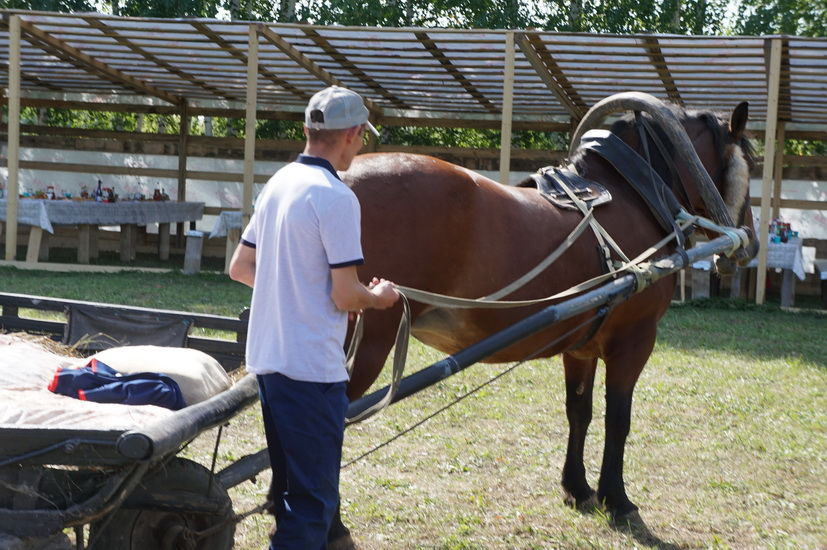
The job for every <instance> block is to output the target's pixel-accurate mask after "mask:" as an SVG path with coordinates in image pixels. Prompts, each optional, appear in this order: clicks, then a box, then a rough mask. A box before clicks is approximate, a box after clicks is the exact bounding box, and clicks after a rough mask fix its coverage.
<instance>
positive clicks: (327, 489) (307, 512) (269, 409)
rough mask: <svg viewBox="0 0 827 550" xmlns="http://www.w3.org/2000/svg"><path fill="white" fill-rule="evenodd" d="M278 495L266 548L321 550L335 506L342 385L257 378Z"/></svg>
mask: <svg viewBox="0 0 827 550" xmlns="http://www.w3.org/2000/svg"><path fill="white" fill-rule="evenodd" d="M258 385H259V397H260V398H261V409H262V416H263V419H264V432H265V434H266V436H267V448H268V451H269V454H270V466H271V468H272V470H273V488H274V491H273V494H274V495H276V502H275V515H276V534H275V536H274V537H273V539H272V540H271V541H270V550H314V549H317V548H318V549H320V550H324V548H325V547H326V546H327V532H328V530H329V528H330V523H331V520H332V518H333V514H334V512H335V511H336V507H337V506H338V504H339V467H340V464H341V461H342V441H343V439H344V431H345V413H346V411H347V406H348V399H347V396H346V395H345V382H335V383H317V382H301V381H298V380H293V379H291V378H288V377H286V376H284V375H282V374H278V373H276V374H265V375H259V376H258Z"/></svg>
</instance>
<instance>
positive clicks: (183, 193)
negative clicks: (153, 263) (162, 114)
mask: <svg viewBox="0 0 827 550" xmlns="http://www.w3.org/2000/svg"><path fill="white" fill-rule="evenodd" d="M180 117H181V121H180V122H181V124H180V127H179V128H178V190H177V192H176V193H175V200H177V201H178V202H183V201H185V200H187V143H188V142H189V135H190V115H189V104H188V103H187V102H186V101H184V102H183V103H181V113H180ZM175 229H176V233H177V240H178V246H183V245H184V233H185V230H184V224H183V223H178V224H177V225H176V227H175ZM159 231H160V228H159ZM158 253H159V256H160V255H161V250H160V248H159V250H158ZM167 259H169V256H167Z"/></svg>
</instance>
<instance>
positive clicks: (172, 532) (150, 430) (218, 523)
mask: <svg viewBox="0 0 827 550" xmlns="http://www.w3.org/2000/svg"><path fill="white" fill-rule="evenodd" d="M736 240H741V241H744V242H745V241H746V237H745V236H742V237H738V236H732V235H730V236H724V237H719V238H717V239H714V240H712V241H709V242H707V243H705V244H702V245H699V246H696V247H695V248H693V249H690V250H687V251H685V253H681V254H674V255H672V256H670V257H667V258H663V259H661V260H658V261H657V262H653V263H652V264H651V266H650V267H649V270H648V272H647V274H646V275H645V276H643V278H645V279H646V280H647V281H648V282H649V283H651V282H653V281H655V280H657V279H659V278H661V277H664V276H666V275H670V274H672V273H675V272H676V271H678V270H680V269H682V268H683V267H685V266H687V265H690V264H691V263H692V262H694V261H697V260H700V259H703V258H708V257H710V256H711V255H712V254H715V253H720V252H722V251H725V250H729V249H731V248H732V247H733V246H737V242H736ZM641 277H642V275H641V273H637V274H635V275H632V274H628V275H624V276H621V277H619V278H617V279H615V280H613V281H611V282H610V283H607V284H605V285H603V286H600V287H597V288H596V289H594V290H591V291H588V292H585V293H583V294H580V295H578V296H576V297H574V298H569V299H567V300H566V301H564V302H561V303H557V304H554V305H550V306H548V307H546V308H544V309H543V310H541V311H539V312H537V313H535V314H533V315H530V316H528V317H526V318H525V319H523V320H522V321H520V322H518V323H516V324H515V325H512V326H511V327H508V328H506V329H504V330H502V331H500V332H498V333H496V334H493V335H491V336H489V337H487V338H485V339H484V340H482V341H480V342H478V343H477V344H474V345H473V346H470V347H469V348H466V349H464V350H461V351H459V352H457V353H455V354H453V355H450V356H447V357H445V358H444V359H442V360H440V361H438V362H436V363H434V364H432V365H430V366H428V367H425V368H423V369H421V370H419V371H417V372H415V373H413V374H411V375H409V376H407V377H405V378H402V379H401V381H400V382H399V383H398V384H393V385H392V386H393V388H392V390H391V391H393V396H392V399H389V401H390V402H395V401H399V400H401V399H403V398H405V397H407V396H410V395H413V394H414V393H417V392H418V391H421V390H422V389H425V388H427V387H429V386H431V385H433V384H435V383H437V382H439V381H440V380H443V379H445V378H447V377H448V376H451V375H453V374H456V373H457V372H459V371H461V370H463V369H465V368H467V367H468V366H470V365H472V364H474V363H476V362H478V361H480V360H482V359H484V358H485V357H487V356H489V355H491V354H493V353H495V352H496V351H498V350H500V349H503V348H505V347H507V346H509V345H511V344H513V343H514V342H517V341H519V340H521V339H523V338H526V337H527V336H529V335H531V334H534V333H536V332H538V331H540V330H542V329H544V328H546V327H548V326H550V325H553V324H554V323H557V322H560V321H563V320H565V319H569V318H571V317H573V316H575V315H579V314H581V313H583V312H586V311H596V312H597V313H596V315H605V314H606V312H607V311H608V309H609V308H610V307H611V305H612V304H616V303H619V302H621V301H623V300H626V299H627V298H628V297H629V296H631V295H632V294H633V293H634V292H636V291H638V290H640V287H641V284H642V283H641V281H642V278H641ZM72 303H79V302H70V301H61V300H53V299H47V298H38V297H31V296H21V295H12V294H2V293H0V305H2V306H3V315H2V316H0V328H5V329H6V330H12V329H20V328H21V326H23V325H25V326H27V327H28V330H29V331H36V330H41V331H44V332H49V331H51V332H52V333H58V332H60V331H61V330H62V329H63V327H62V325H60V324H59V323H50V324H49V326H45V325H39V324H37V323H36V322H34V321H31V320H23V319H19V318H18V315H17V313H18V309H17V308H19V307H34V308H41V309H63V308H65V307H67V304H68V305H69V306H71V304H72ZM84 304H85V305H89V303H84ZM92 305H93V306H94V307H102V308H107V307H108V308H113V307H116V308H121V306H108V305H106V304H92ZM121 309H124V308H121ZM126 309H129V308H126ZM132 309H140V308H132ZM145 311H148V310H145ZM166 313H171V314H175V315H191V314H186V313H183V312H166ZM195 317H199V316H195ZM200 317H203V319H202V324H203V323H206V324H210V323H213V324H216V323H218V321H219V319H220V323H218V324H222V328H225V329H226V328H227V326H228V325H227V324H226V323H228V322H229V321H233V322H234V324H233V325H232V326H233V327H234V329H231V330H236V331H237V335H238V337H237V339H236V340H237V341H236V343H235V348H232V347H227V346H224V347H221V346H218V345H217V344H210V345H214V346H217V347H221V350H222V353H223V354H224V360H225V362H227V363H226V364H225V368H226V367H227V365H229V366H230V367H231V368H232V364H235V363H238V362H239V361H240V359H238V358H239V357H240V356H241V355H240V354H241V353H242V351H241V350H242V349H243V346H242V344H243V340H244V335H246V319H245V318H244V316H243V315H242V318H240V319H236V320H232V319H229V318H217V317H215V316H200ZM197 324H198V322H196V325H197ZM59 325H60V326H59ZM194 343H195V346H193V347H196V346H200V347H201V348H202V349H204V348H209V347H210V345H206V344H205V343H204V342H197V341H196V342H194ZM233 353H235V354H236V355H235V356H233ZM233 357H236V359H233ZM235 367H236V368H237V367H238V364H235ZM387 391H389V388H383V389H380V390H378V391H376V392H374V393H372V394H369V395H367V396H365V397H363V398H361V399H359V400H357V401H354V402H352V403H351V404H350V407H349V409H348V416H349V417H355V416H357V415H359V414H360V413H362V412H363V411H364V410H366V409H367V408H369V407H371V406H372V405H373V404H375V403H376V402H378V401H380V400H383V399H384V398H385V395H386V393H387ZM256 399H257V383H256V380H255V378H254V377H253V376H252V375H246V376H245V377H244V378H242V379H240V380H239V381H238V382H236V383H235V384H234V385H233V386H232V387H231V388H230V389H228V390H227V391H225V392H223V393H221V394H219V395H216V396H214V397H212V398H210V399H208V400H207V401H204V402H202V403H198V404H196V405H193V406H190V407H187V408H184V409H182V410H180V411H177V412H175V413H174V414H173V415H172V416H171V417H168V418H166V419H164V420H163V421H162V422H158V423H155V424H151V425H148V426H146V427H145V428H142V429H140V430H129V431H97V430H72V429H42V430H39V429H38V430H32V429H20V430H18V429H14V428H0V449H2V450H0V533H2V532H3V531H5V532H6V533H9V534H11V535H16V536H18V537H48V536H50V535H52V534H54V533H59V532H60V531H61V530H62V529H64V528H66V527H75V529H76V533H78V536H77V537H76V539H77V548H78V549H81V550H83V549H84V548H87V549H88V548H92V549H95V548H100V549H105V550H127V549H128V550H139V549H140V550H145V549H148V548H157V549H159V550H173V549H176V550H177V549H193V550H195V549H197V550H225V549H226V550H229V549H230V548H232V545H233V534H234V531H235V523H236V521H237V517H236V516H235V515H234V514H233V510H232V503H231V501H230V498H229V496H228V494H227V490H228V489H229V488H231V487H234V486H235V485H238V484H239V483H241V482H243V481H245V480H247V479H252V478H254V477H255V476H256V475H257V474H258V473H260V472H261V471H262V470H264V469H265V468H267V467H268V466H269V460H268V457H267V451H266V449H263V450H261V451H259V452H257V453H254V454H251V455H247V456H245V457H242V458H241V459H240V460H238V461H236V462H234V463H232V464H230V465H229V466H227V467H226V468H224V469H223V470H222V471H220V472H217V473H213V472H212V471H211V470H209V469H207V468H205V467H203V466H201V465H199V464H197V463H195V462H192V461H189V460H185V459H183V458H180V457H178V456H176V455H177V454H178V451H179V450H180V449H181V448H182V446H183V445H185V444H186V443H187V442H189V441H191V440H192V439H194V438H195V437H196V436H198V435H199V434H200V433H202V432H204V431H205V430H207V429H209V428H212V427H215V426H218V425H221V424H224V423H226V422H227V421H228V420H229V419H231V418H232V417H233V416H235V415H236V414H238V413H239V412H240V411H241V410H243V409H244V408H245V407H247V406H249V405H250V404H252V403H253V402H255V401H256ZM10 486H16V487H17V488H18V489H17V490H16V491H10V490H8V487H10ZM21 488H22V489H21ZM84 525H90V530H89V544H88V546H87V545H86V542H85V541H84V535H83V533H84V530H83V526H84Z"/></svg>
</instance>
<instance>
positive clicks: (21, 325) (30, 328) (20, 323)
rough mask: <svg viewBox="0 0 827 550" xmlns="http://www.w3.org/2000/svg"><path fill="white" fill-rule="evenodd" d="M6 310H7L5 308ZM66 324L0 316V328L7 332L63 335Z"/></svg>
mask: <svg viewBox="0 0 827 550" xmlns="http://www.w3.org/2000/svg"><path fill="white" fill-rule="evenodd" d="M4 309H5V308H4ZM64 326H65V323H58V322H55V321H41V320H40V319H24V318H21V317H17V316H10V315H2V316H0V328H2V329H3V330H4V331H6V332H39V333H43V332H47V333H49V334H61V335H62V334H63V328H64Z"/></svg>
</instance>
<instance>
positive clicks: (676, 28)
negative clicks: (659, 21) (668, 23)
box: [672, 0, 681, 34]
mask: <svg viewBox="0 0 827 550" xmlns="http://www.w3.org/2000/svg"><path fill="white" fill-rule="evenodd" d="M672 32H674V33H675V34H677V33H679V32H681V0H675V13H674V14H673V15H672Z"/></svg>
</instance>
